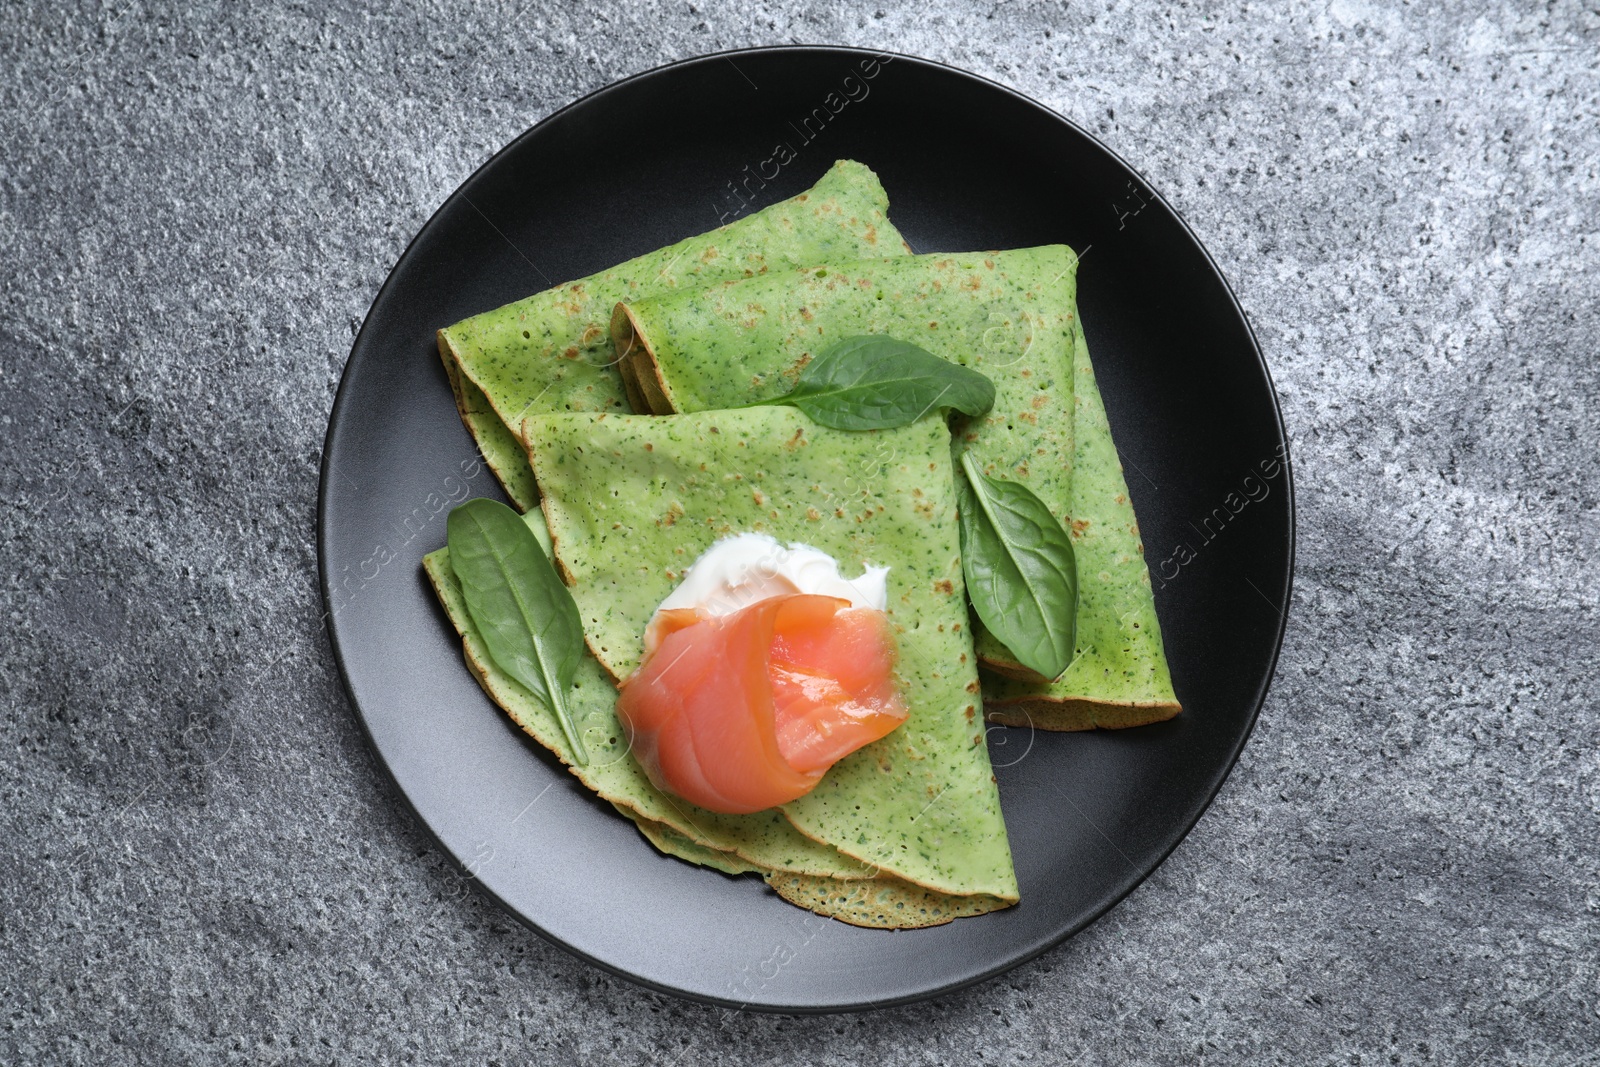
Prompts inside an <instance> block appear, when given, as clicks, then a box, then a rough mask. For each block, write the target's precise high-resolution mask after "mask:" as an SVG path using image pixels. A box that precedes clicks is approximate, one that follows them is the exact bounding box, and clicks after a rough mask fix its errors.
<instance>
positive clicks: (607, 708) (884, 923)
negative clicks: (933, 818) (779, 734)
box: [423, 510, 1005, 929]
mask: <svg viewBox="0 0 1600 1067" xmlns="http://www.w3.org/2000/svg"><path fill="white" fill-rule="evenodd" d="M524 520H525V521H526V522H527V523H528V525H529V527H530V528H531V529H533V530H534V532H535V534H536V535H540V536H541V540H545V541H546V542H548V537H547V535H545V534H544V518H543V515H542V514H541V513H540V512H539V511H537V510H536V511H532V512H530V513H528V514H527V515H526V516H524ZM423 565H424V568H425V569H426V572H427V575H428V578H429V580H430V581H431V582H432V584H433V587H434V590H435V591H436V592H437V594H438V596H439V600H440V603H441V604H442V605H443V606H444V609H445V612H446V614H448V615H449V617H450V621H451V623H452V624H453V625H454V626H455V628H456V631H457V632H458V633H459V634H460V635H461V639H462V646H463V651H464V654H465V657H466V661H467V665H468V667H469V668H470V669H471V671H472V674H473V676H474V677H475V678H477V680H478V683H479V684H480V685H481V686H482V687H483V689H484V692H485V693H487V694H488V696H489V697H490V699H492V700H494V701H495V703H497V704H499V705H500V707H502V708H503V709H505V711H506V712H507V714H509V715H510V716H511V719H512V721H513V722H515V723H516V724H517V725H518V726H519V727H521V728H522V730H523V731H524V732H526V733H527V734H528V735H529V736H531V737H532V738H533V739H534V740H536V741H538V742H539V743H540V744H541V745H543V746H545V747H546V748H548V749H550V751H551V752H553V753H555V755H556V756H557V757H558V758H559V759H560V760H561V761H562V762H563V763H565V764H567V766H568V769H569V770H570V771H571V772H572V773H573V774H574V775H576V776H577V778H578V779H579V780H580V781H582V782H583V783H584V785H586V786H588V787H589V788H590V789H592V790H594V792H595V793H596V794H598V795H599V796H600V797H601V798H602V799H605V800H608V801H610V802H611V803H612V805H613V806H615V807H616V809H617V811H618V812H619V813H621V814H622V815H625V816H627V817H628V818H630V819H632V820H633V821H634V823H635V824H636V825H637V826H638V827H639V830H640V832H641V833H642V834H643V835H644V837H645V838H646V840H648V841H650V842H651V843H652V844H654V845H655V847H656V848H658V849H660V850H661V851H662V852H665V853H667V854H669V855H673V856H677V857H679V858H681V859H684V860H686V861H688V862H690V863H695V864H699V865H701V866H705V867H710V868H712V869H714V870H718V871H722V872H723V873H725V874H730V875H737V874H744V873H754V874H759V875H761V876H762V877H764V878H765V879H766V881H767V883H768V884H769V885H771V886H772V888H773V889H774V890H776V891H777V893H778V894H779V895H780V896H782V897H783V898H784V899H786V900H789V901H791V902H792V903H795V904H797V905H799V906H800V907H803V908H808V909H810V910H811V911H814V912H817V913H819V914H822V915H826V916H829V917H831V918H836V919H839V920H841V921H843V922H847V923H852V924H854V925H857V926H869V927H886V928H899V929H904V928H911V927H918V926H933V925H938V924H939V923H945V922H949V921H951V920H952V919H955V918H958V917H960V916H962V915H967V914H974V915H975V914H981V913H982V912H983V911H989V910H993V909H994V908H996V907H1002V906H1004V903H1005V902H1004V901H1000V900H997V899H994V898H990V897H980V896H973V897H951V896H947V895H945V894H942V893H938V892H935V891H932V890H929V889H926V888H923V887H921V886H917V885H913V884H911V883H909V882H905V881H903V880H901V879H897V878H894V877H893V876H889V875H885V874H883V873H882V872H880V871H878V870H877V869H875V868H874V867H872V866H871V865H869V864H865V863H862V862H861V861H860V860H857V859H853V858H851V857H848V856H845V855H843V854H842V853H840V852H839V851H838V850H837V849H835V848H833V847H831V846H830V845H827V844H825V843H823V842H820V841H815V840H812V839H811V838H809V837H807V836H805V835H804V834H802V833H801V832H800V831H799V830H797V829H796V828H795V827H794V825H793V824H792V823H790V821H789V820H788V819H787V818H785V817H784V815H783V813H782V812H778V811H766V812H758V813H756V814H754V815H724V814H721V813H719V812H714V811H706V810H705V809H703V808H697V807H695V806H694V805H692V804H689V803H687V802H686V801H683V800H681V799H679V798H677V797H674V796H672V795H670V794H668V793H664V792H662V791H660V790H658V789H657V788H656V787H655V786H654V785H652V784H651V782H650V780H649V779H648V778H647V777H645V774H644V772H643V770H641V769H640V767H639V765H638V763H637V762H636V761H635V760H634V758H633V757H632V755H631V754H629V752H628V749H627V742H626V740H625V739H624V735H623V731H622V726H621V723H620V722H618V720H617V716H616V703H617V691H616V687H615V685H614V683H613V682H612V680H611V677H610V675H609V674H607V672H606V671H605V669H604V668H602V667H601V666H600V663H599V661H598V660H596V659H595V658H594V657H593V656H592V655H585V656H584V657H583V661H582V663H581V665H580V666H579V669H578V674H577V677H576V679H575V680H574V682H573V686H572V689H571V690H570V692H569V693H568V695H567V704H568V710H569V711H570V713H571V714H572V717H573V720H574V723H575V724H576V725H577V728H578V730H579V732H580V734H581V736H582V737H583V740H584V745H585V746H586V747H587V749H588V752H589V762H588V763H587V764H585V765H579V764H578V763H577V762H576V760H574V758H573V755H572V751H571V749H570V748H569V747H568V745H567V741H566V736H565V734H564V733H563V732H562V730H561V726H560V723H559V722H558V721H557V719H556V717H555V715H554V713H552V712H551V711H550V709H549V708H548V707H546V706H545V704H544V703H543V702H541V701H540V700H538V699H536V698H535V697H534V696H533V695H532V694H530V693H529V692H528V691H527V690H526V689H524V688H523V687H522V686H521V685H519V684H518V683H517V682H516V681H514V680H513V679H512V678H511V676H510V675H508V674H506V673H505V672H504V671H502V670H500V668H498V667H497V666H495V664H494V660H493V659H491V658H490V656H489V653H488V649H487V648H486V646H485V645H484V642H483V638H482V636H481V634H480V633H479V632H478V629H477V627H476V625H475V624H474V623H473V621H472V616H471V614H470V613H469V612H468V611H467V607H466V602H465V600H464V599H463V597H462V594H461V586H460V583H459V582H458V581H457V580H456V576H455V572H454V571H453V570H452V569H451V566H450V550H449V549H447V548H444V549H440V550H438V551H437V552H433V553H430V554H429V555H428V556H426V557H424V559H423ZM857 882H861V883H865V884H866V885H865V886H864V888H863V889H862V890H860V891H851V890H850V889H848V888H847V887H848V886H849V885H852V884H855V883H857Z"/></svg>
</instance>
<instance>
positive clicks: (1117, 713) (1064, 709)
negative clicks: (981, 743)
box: [983, 696, 1183, 733]
mask: <svg viewBox="0 0 1600 1067" xmlns="http://www.w3.org/2000/svg"><path fill="white" fill-rule="evenodd" d="M1182 710H1183V705H1182V704H1180V703H1178V701H1176V700H1126V701H1111V700H1088V699H1085V698H1083V697H1041V696H1022V697H1011V698H1009V699H1004V700H993V701H990V700H986V701H984V704H983V717H984V720H985V721H986V722H992V723H996V724H998V725H1000V726H1027V727H1031V728H1033V729H1035V730H1050V731H1052V732H1063V733H1070V732H1074V731H1078V730H1096V729H1100V730H1124V729H1127V728H1128V727H1132V726H1149V725H1150V724H1151V723H1157V722H1166V721H1167V720H1168V719H1171V718H1174V717H1175V716H1177V715H1178V713H1179V712H1181V711H1182Z"/></svg>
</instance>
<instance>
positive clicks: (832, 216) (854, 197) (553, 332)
mask: <svg viewBox="0 0 1600 1067" xmlns="http://www.w3.org/2000/svg"><path fill="white" fill-rule="evenodd" d="M888 206H889V199H888V196H887V194H885V193H884V191H883V186H882V185H881V184H880V183H879V181H878V177H877V175H875V174H874V173H873V172H872V171H871V170H869V169H868V168H867V167H865V166H863V165H861V164H860V163H856V162H853V161H851V160H841V161H839V162H837V163H835V164H834V165H833V168H832V169H831V170H829V171H828V173H827V174H825V175H823V177H822V178H821V180H819V181H818V182H817V184H816V185H814V186H812V187H811V188H810V189H809V190H807V191H806V192H804V193H801V194H800V195H799V196H795V197H792V198H791V199H788V200H785V201H782V202H781V203H777V204H773V205H772V206H771V207H767V208H763V209H762V210H761V211H758V212H755V213H754V214H752V215H747V216H745V217H744V218H742V219H739V220H738V221H736V222H731V223H729V224H728V225H726V226H723V227H721V228H720V229H716V230H712V231H711V232H709V233H704V234H701V235H700V236H698V237H690V238H688V239H687V240H683V241H679V242H678V243H677V244H673V245H668V246H667V247H666V248H663V249H660V250H658V251H655V252H651V253H649V254H647V255H643V256H639V257H638V258H636V259H630V260H628V261H627V262H626V263H621V264H618V265H617V266H615V267H612V268H610V269H609V270H604V271H601V272H600V273H598V274H593V275H590V276H589V277H587V278H582V279H579V280H578V281H574V282H568V283H566V284H564V285H558V286H556V287H555V288H553V289H548V290H546V291H544V292H542V293H538V294H536V295H534V296H530V297H528V298H526V299H524V300H518V301H517V302H515V303H513V304H507V305H506V306H505V307H502V308H498V309H496V310H494V311H488V312H485V313H483V314H481V315H474V316H472V317H471V318H469V319H463V320H462V321H460V322H458V323H456V324H455V325H454V326H449V327H446V328H445V329H442V330H440V331H439V335H438V343H439V355H440V358H441V359H443V361H444V365H445V370H446V373H447V375H448V376H449V379H450V388H451V390H452V391H453V392H454V393H455V398H456V408H457V410H458V411H459V412H460V414H461V419H462V421H463V422H464V423H465V424H466V426H467V429H468V430H469V431H470V432H471V433H472V436H473V438H474V439H475V440H476V441H477V442H478V447H479V449H480V450H481V451H482V453H483V457H484V460H485V461H486V462H487V463H488V465H489V468H490V469H491V470H493V471H494V473H495V476H496V477H497V478H499V479H500V483H501V484H502V485H503V486H504V487H505V490H506V495H507V496H509V497H510V498H511V501H512V502H513V503H514V504H515V505H516V506H517V507H518V509H519V510H524V511H525V510H527V509H528V508H530V507H532V506H533V505H534V504H535V503H536V502H537V499H538V492H537V488H536V487H535V485H534V482H533V476H532V473H531V472H530V471H529V470H528V462H527V457H526V456H525V455H524V453H523V450H522V446H521V444H520V443H519V442H518V440H517V435H516V432H515V430H516V428H517V427H518V426H520V425H521V423H522V420H523V419H524V418H525V417H527V416H528V415H530V414H536V413H538V412H544V411H591V412H600V411H615V412H625V411H627V410H628V409H629V397H628V396H627V395H626V392H625V389H624V385H623V381H622V379H621V377H620V376H619V375H618V373H617V370H616V368H615V367H614V366H613V364H614V362H615V360H614V357H613V354H612V346H611V338H610V335H609V332H608V325H609V323H610V321H611V311H612V308H613V306H614V305H615V304H616V303H617V301H619V300H630V299H637V298H640V297H648V296H656V295H660V294H663V293H669V292H672V291H673V290H675V289H678V288H681V287H683V286H701V285H706V284H709V283H711V282H717V281H722V280H724V279H728V278H743V277H751V276H755V275H760V274H764V273H767V272H768V271H773V270H786V269H790V268H793V267H803V266H809V265H811V264H814V263H826V262H829V261H836V260H846V259H861V258H868V257H872V256H878V255H900V254H904V253H905V252H906V251H907V249H906V248H905V242H904V241H903V240H902V239H901V237H900V234H899V232H898V231H897V230H896V229H895V228H894V226H893V225H892V224H891V223H890V222H889V218H888ZM633 401H634V402H633V404H632V407H633V409H634V410H638V411H643V410H645V407H644V403H643V401H642V400H640V399H638V398H633ZM508 427H509V429H508Z"/></svg>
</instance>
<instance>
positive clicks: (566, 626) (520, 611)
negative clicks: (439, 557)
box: [447, 499, 589, 765]
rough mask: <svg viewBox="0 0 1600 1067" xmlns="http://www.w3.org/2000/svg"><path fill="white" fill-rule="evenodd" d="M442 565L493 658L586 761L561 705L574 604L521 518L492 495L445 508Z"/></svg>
mask: <svg viewBox="0 0 1600 1067" xmlns="http://www.w3.org/2000/svg"><path fill="white" fill-rule="evenodd" d="M447 528H448V535H449V544H450V564H451V566H452V567H454V568H455V572H456V577H457V578H458V579H459V580H460V581H461V591H462V593H463V595H464V596H465V598H466V601H467V611H468V612H469V613H470V614H471V615H472V621H473V622H474V623H475V624H476V625H477V627H478V632H479V633H481V634H482V635H483V643H484V644H485V645H487V646H488V647H489V655H490V657H491V658H492V659H493V660H494V662H495V665H496V666H498V667H499V668H500V669H501V670H503V671H505V672H506V673H507V674H509V675H511V677H513V678H515V679H516V680H517V681H518V682H520V683H521V684H522V686H523V687H524V688H526V689H527V690H528V691H529V692H530V693H532V694H533V695H534V696H535V697H536V698H538V699H539V700H540V701H542V702H543V703H544V705H545V706H546V707H548V708H549V709H550V710H551V711H552V712H553V713H554V714H555V717H556V719H557V721H559V722H560V723H561V732H562V733H564V734H566V736H567V744H568V745H570V746H571V747H572V754H573V757H574V758H575V759H576V760H577V761H578V763H579V764H580V765H586V764H587V763H588V762H589V753H588V751H587V750H586V749H585V748H584V746H583V740H582V738H580V737H579V736H578V731H577V728H576V727H575V726H574V725H573V722H572V714H571V712H569V711H568V710H567V691H568V690H570V689H571V688H572V679H573V675H574V673H575V672H576V671H577V669H578V662H579V660H580V659H581V658H582V656H583V653H584V647H583V620H582V618H581V617H580V616H579V615H578V605H577V604H576V603H575V602H574V601H573V599H572V594H571V593H570V592H568V591H567V587H566V585H565V583H563V582H562V581H561V577H560V576H559V575H558V574H556V569H555V567H554V566H552V565H551V563H550V559H549V557H548V556H546V555H545V554H544V549H543V548H541V547H540V546H539V541H538V539H537V538H535V537H534V534H533V531H532V530H530V529H528V525H527V523H525V522H523V521H522V517H521V516H519V515H518V514H517V513H516V512H514V511H512V510H511V509H510V508H508V507H506V506H505V505H504V504H501V503H498V502H496V501H493V500H485V499H478V500H469V501H467V502H466V503H465V504H462V505H461V506H460V507H458V508H455V509H454V510H452V511H451V512H450V519H449V521H448V523H447Z"/></svg>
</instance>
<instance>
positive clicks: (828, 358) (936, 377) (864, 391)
mask: <svg viewBox="0 0 1600 1067" xmlns="http://www.w3.org/2000/svg"><path fill="white" fill-rule="evenodd" d="M761 403H763V404H787V405H789V406H791V407H797V408H799V409H800V410H801V411H803V412H805V413H806V414H807V415H808V416H810V418H811V421H813V422H816V423H820V424H821V425H823V426H827V427H830V428H832V429H835V430H891V429H894V428H895V427H897V426H909V425H910V424H911V423H913V422H916V421H917V420H918V419H920V418H922V416H924V415H926V414H927V413H928V412H930V411H934V410H948V409H952V408H953V409H954V410H956V411H960V412H962V413H964V414H967V415H982V414H983V413H984V412H986V411H988V410H989V409H990V408H991V407H993V406H994V383H993V382H991V381H990V380H989V379H988V378H986V377H984V376H983V375H982V374H979V373H978V372H977V371H975V370H968V369H967V368H966V367H963V366H960V365H959V364H956V363H951V362H950V361H949V360H945V359H940V358H939V357H938V356H935V355H933V354H932V353H931V352H927V351H924V350H923V349H921V348H918V347H917V346H916V345H914V344H911V343H909V342H907V341H897V340H895V339H894V338H893V337H878V336H870V335H869V336H862V337H847V338H845V339H844V340H842V341H839V342H838V343H836V344H834V345H832V346H830V347H829V348H828V349H827V350H826V351H824V352H823V353H822V354H821V355H819V356H817V357H816V358H815V359H813V360H812V361H811V362H810V363H808V364H806V366H805V368H804V369H803V370H801V372H800V378H799V380H798V381H796V382H795V386H794V388H793V389H791V390H790V391H789V392H788V393H786V394H784V395H783V396H780V397H774V398H772V399H771V400H765V401H762V402H761Z"/></svg>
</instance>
